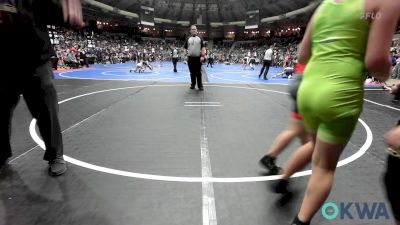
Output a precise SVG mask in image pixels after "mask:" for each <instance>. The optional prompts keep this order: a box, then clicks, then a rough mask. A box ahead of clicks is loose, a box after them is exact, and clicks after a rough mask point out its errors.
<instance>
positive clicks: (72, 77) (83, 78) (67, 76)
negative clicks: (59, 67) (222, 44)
mask: <svg viewBox="0 0 400 225" xmlns="http://www.w3.org/2000/svg"><path fill="white" fill-rule="evenodd" d="M73 72H80V71H67V72H62V73H59V74H58V76H60V77H64V78H71V79H78V80H115V81H154V80H175V79H180V78H188V77H189V75H188V74H186V75H184V76H179V77H167V78H154V79H151V78H146V79H142V78H134V79H132V78H131V79H115V78H90V77H75V76H71V75H65V74H66V73H73ZM104 76H111V75H104ZM149 76H150V75H149ZM124 77H127V78H128V77H129V76H124ZM132 77H134V76H132Z"/></svg>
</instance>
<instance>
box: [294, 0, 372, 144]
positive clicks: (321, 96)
mask: <svg viewBox="0 0 400 225" xmlns="http://www.w3.org/2000/svg"><path fill="white" fill-rule="evenodd" d="M336 2H338V1H335V0H325V1H324V2H323V3H321V6H320V7H319V9H318V11H317V13H316V14H315V16H314V19H313V21H314V22H313V24H312V28H311V32H312V56H311V58H310V60H309V63H308V64H307V67H306V69H305V71H304V77H303V82H302V84H301V86H300V89H299V92H298V106H299V111H300V114H301V115H302V116H303V121H304V125H305V126H306V128H307V130H308V131H309V132H310V133H314V134H316V135H317V138H318V139H320V140H322V141H325V142H327V143H331V144H344V143H347V141H348V140H349V139H350V137H351V135H352V133H353V131H354V128H355V126H356V123H357V120H358V117H359V116H360V113H361V110H362V105H363V95H364V86H363V85H364V79H365V77H364V68H365V66H364V58H365V52H366V47H367V41H368V32H369V24H368V20H366V19H365V16H364V14H365V13H364V5H365V0H351V1H340V3H336Z"/></svg>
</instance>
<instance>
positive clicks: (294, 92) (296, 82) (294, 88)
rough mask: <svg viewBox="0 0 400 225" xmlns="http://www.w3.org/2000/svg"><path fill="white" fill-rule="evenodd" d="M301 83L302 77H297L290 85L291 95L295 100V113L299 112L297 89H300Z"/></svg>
mask: <svg viewBox="0 0 400 225" xmlns="http://www.w3.org/2000/svg"><path fill="white" fill-rule="evenodd" d="M300 83H301V77H296V78H295V79H293V80H292V81H291V82H290V85H289V95H290V97H291V98H292V100H293V112H294V113H299V110H298V108H297V91H298V90H299V87H300Z"/></svg>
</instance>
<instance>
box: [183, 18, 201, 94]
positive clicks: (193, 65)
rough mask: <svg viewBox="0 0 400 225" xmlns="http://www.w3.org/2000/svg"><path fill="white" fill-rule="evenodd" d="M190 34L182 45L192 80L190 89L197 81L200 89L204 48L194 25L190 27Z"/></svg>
mask: <svg viewBox="0 0 400 225" xmlns="http://www.w3.org/2000/svg"><path fill="white" fill-rule="evenodd" d="M190 34H191V37H189V38H188V39H187V40H186V42H185V46H184V48H185V49H186V51H185V54H186V56H187V58H188V66H189V71H190V78H191V80H192V84H191V85H190V89H194V87H195V86H196V81H197V87H198V88H199V90H200V91H202V90H203V82H202V81H201V64H202V63H203V62H204V55H205V53H206V50H205V48H204V44H203V40H202V39H201V38H200V37H199V36H197V27H196V26H195V25H192V26H191V27H190Z"/></svg>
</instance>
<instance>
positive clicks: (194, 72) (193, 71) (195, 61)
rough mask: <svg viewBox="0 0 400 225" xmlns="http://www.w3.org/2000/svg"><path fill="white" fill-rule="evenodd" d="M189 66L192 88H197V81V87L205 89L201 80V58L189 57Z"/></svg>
mask: <svg viewBox="0 0 400 225" xmlns="http://www.w3.org/2000/svg"><path fill="white" fill-rule="evenodd" d="M188 66H189V71H190V79H191V80H192V84H191V86H192V87H194V86H196V81H197V87H198V88H203V82H202V80H201V62H200V57H191V56H189V61H188Z"/></svg>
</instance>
